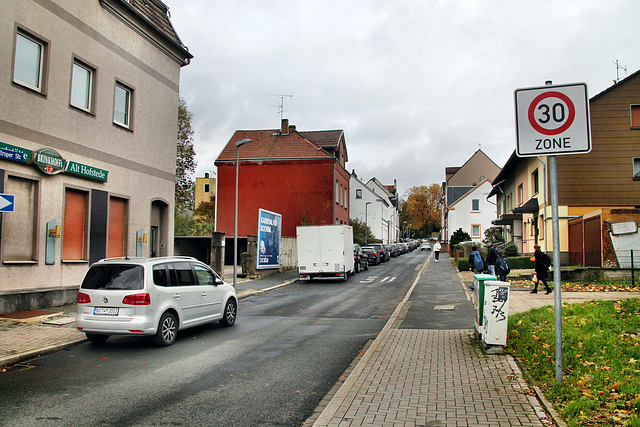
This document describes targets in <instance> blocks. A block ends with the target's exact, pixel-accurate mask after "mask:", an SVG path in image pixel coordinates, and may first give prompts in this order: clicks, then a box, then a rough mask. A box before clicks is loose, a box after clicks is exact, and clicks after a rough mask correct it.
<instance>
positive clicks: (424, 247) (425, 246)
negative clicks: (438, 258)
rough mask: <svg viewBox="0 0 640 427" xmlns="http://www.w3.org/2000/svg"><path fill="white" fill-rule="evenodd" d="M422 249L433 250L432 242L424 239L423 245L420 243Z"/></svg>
mask: <svg viewBox="0 0 640 427" xmlns="http://www.w3.org/2000/svg"><path fill="white" fill-rule="evenodd" d="M420 250H421V251H424V250H427V251H430V250H431V243H429V242H428V241H427V240H423V241H422V245H420Z"/></svg>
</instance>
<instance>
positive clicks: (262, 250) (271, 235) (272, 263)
mask: <svg viewBox="0 0 640 427" xmlns="http://www.w3.org/2000/svg"><path fill="white" fill-rule="evenodd" d="M259 212H260V213H259V215H258V257H257V258H258V265H257V268H259V269H264V268H280V238H281V234H282V231H281V230H282V215H280V214H277V213H275V212H269V211H267V210H264V209H260V210H259Z"/></svg>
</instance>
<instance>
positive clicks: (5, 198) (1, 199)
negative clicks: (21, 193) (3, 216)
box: [0, 194, 15, 212]
mask: <svg viewBox="0 0 640 427" xmlns="http://www.w3.org/2000/svg"><path fill="white" fill-rule="evenodd" d="M14 201H15V196H14V195H13V194H0V212H13V206H14V205H13V202H14Z"/></svg>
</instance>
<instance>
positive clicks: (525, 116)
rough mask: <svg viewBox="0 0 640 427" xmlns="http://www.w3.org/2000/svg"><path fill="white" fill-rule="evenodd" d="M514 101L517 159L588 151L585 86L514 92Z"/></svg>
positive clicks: (551, 87)
mask: <svg viewBox="0 0 640 427" xmlns="http://www.w3.org/2000/svg"><path fill="white" fill-rule="evenodd" d="M515 101H516V137H517V148H516V154H517V155H518V156H519V157H533V156H548V155H556V154H578V153H588V152H589V151H591V130H590V123H589V100H588V98H587V85H586V84H584V83H577V84H571V85H556V86H543V87H537V88H529V89H517V90H516V91H515Z"/></svg>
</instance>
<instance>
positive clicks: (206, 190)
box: [204, 184, 209, 193]
mask: <svg viewBox="0 0 640 427" xmlns="http://www.w3.org/2000/svg"><path fill="white" fill-rule="evenodd" d="M204 192H205V193H208V192H209V184H205V185H204Z"/></svg>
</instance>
